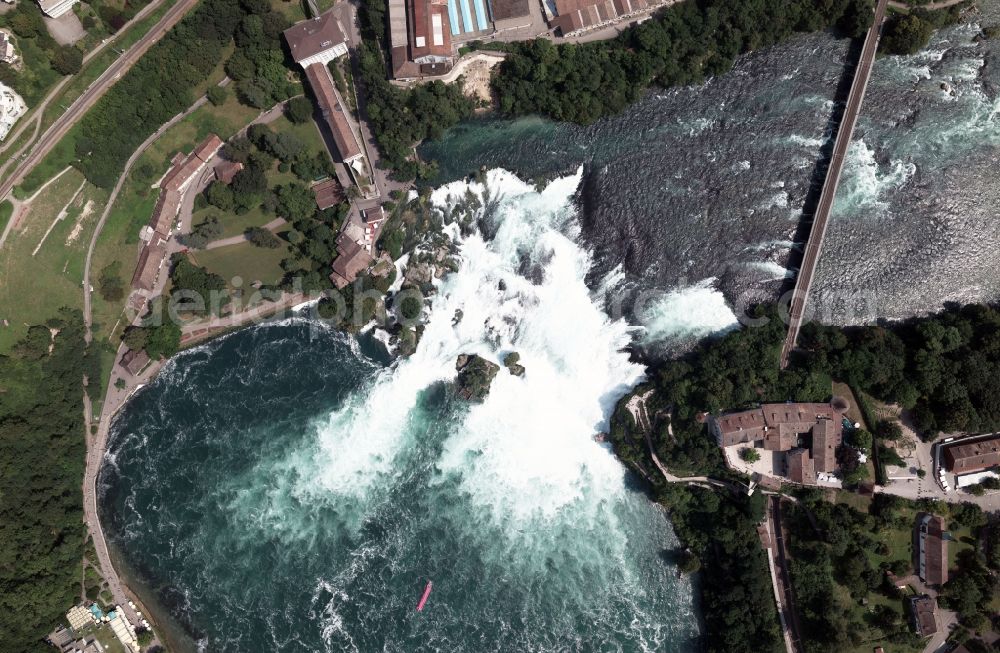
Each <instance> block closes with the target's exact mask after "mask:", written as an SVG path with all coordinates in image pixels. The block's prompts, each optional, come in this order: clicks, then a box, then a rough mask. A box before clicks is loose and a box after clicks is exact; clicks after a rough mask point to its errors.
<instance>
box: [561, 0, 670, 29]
mask: <svg viewBox="0 0 1000 653" xmlns="http://www.w3.org/2000/svg"><path fill="white" fill-rule="evenodd" d="M657 4H660V3H659V2H653V1H651V0H555V13H556V15H555V17H554V18H553V19H552V20H551V21H550V22H551V24H552V26H553V27H555V28H556V29H558V30H559V32H560V33H561V34H562V35H563V36H569V35H571V34H576V33H578V32H585V31H587V30H590V29H596V28H598V27H600V26H602V25H608V24H611V23H614V22H616V21H618V20H620V19H622V18H624V17H625V16H629V15H631V14H635V13H638V12H641V11H644V10H646V9H649V8H650V7H653V6H656V5H657Z"/></svg>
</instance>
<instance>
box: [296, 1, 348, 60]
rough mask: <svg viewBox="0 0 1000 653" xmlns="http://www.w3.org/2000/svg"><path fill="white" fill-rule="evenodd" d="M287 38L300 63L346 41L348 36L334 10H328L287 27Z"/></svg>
mask: <svg viewBox="0 0 1000 653" xmlns="http://www.w3.org/2000/svg"><path fill="white" fill-rule="evenodd" d="M285 40H286V41H287V42H288V48H289V49H290V50H291V51H292V58H294V59H295V62H296V63H298V62H300V61H302V60H303V59H308V58H309V57H312V56H314V55H317V54H319V53H321V52H325V51H327V50H330V49H332V48H333V47H335V46H337V45H339V44H342V43H346V42H347V37H346V36H344V30H343V29H341V27H340V23H339V22H338V21H337V18H336V17H335V16H334V15H333V12H332V11H328V12H326V13H325V14H320V15H319V16H317V17H316V18H312V19H309V20H304V21H302V22H301V23H298V24H297V25H293V26H292V27H289V28H288V29H286V30H285Z"/></svg>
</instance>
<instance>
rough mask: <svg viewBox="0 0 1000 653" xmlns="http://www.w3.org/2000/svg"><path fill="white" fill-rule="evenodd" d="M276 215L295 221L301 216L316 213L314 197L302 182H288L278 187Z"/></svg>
mask: <svg viewBox="0 0 1000 653" xmlns="http://www.w3.org/2000/svg"><path fill="white" fill-rule="evenodd" d="M276 196H277V200H278V203H277V208H276V210H277V212H278V215H280V216H281V217H283V218H285V219H286V220H289V221H291V222H295V221H297V220H302V219H303V218H311V217H313V216H314V215H315V214H316V198H315V196H314V195H313V194H312V191H310V190H309V189H308V188H306V187H305V186H303V185H302V184H296V183H290V184H284V185H282V186H279V187H278V190H277V193H276Z"/></svg>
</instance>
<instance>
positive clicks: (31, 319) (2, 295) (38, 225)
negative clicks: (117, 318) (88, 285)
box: [0, 170, 107, 352]
mask: <svg viewBox="0 0 1000 653" xmlns="http://www.w3.org/2000/svg"><path fill="white" fill-rule="evenodd" d="M82 182H83V175H82V174H80V173H79V172H77V171H76V170H71V171H70V172H67V173H66V174H65V175H63V176H62V177H60V178H59V179H58V180H56V181H55V182H53V183H52V184H51V185H50V186H49V187H48V188H47V189H46V191H45V192H44V193H42V195H40V196H39V197H38V199H36V200H35V202H33V203H32V205H31V207H30V209H29V210H28V213H27V214H26V215H25V216H24V218H23V219H22V221H21V223H20V224H19V226H18V228H17V229H15V230H12V231H11V233H10V236H9V237H8V243H7V246H6V248H5V251H4V255H3V256H0V307H3V308H2V312H3V314H2V315H0V319H8V320H10V326H9V327H8V328H0V352H5V351H7V350H8V349H9V348H10V346H11V345H12V344H13V343H14V342H16V341H17V340H19V339H20V338H21V337H22V336H23V335H24V333H25V331H26V329H27V327H26V324H39V323H41V322H44V321H45V320H47V319H48V318H50V317H52V316H54V315H55V313H56V311H57V310H58V309H59V308H61V307H62V306H71V307H79V306H81V305H82V303H83V290H82V286H81V284H82V281H83V265H84V261H85V258H86V251H87V247H88V245H89V244H90V237H91V234H92V233H93V228H94V226H95V224H96V223H97V218H98V216H99V214H100V211H101V210H102V209H103V208H104V203H105V202H106V201H107V193H106V192H105V191H103V190H101V189H99V188H95V187H94V186H91V185H90V184H84V186H83V190H82V191H81V192H80V193H79V195H76V193H77V190H78V189H79V188H80V184H81V183H82ZM74 195H76V198H75V199H73V201H72V202H71V203H70V200H71V198H73V197H74ZM67 204H68V206H67ZM64 208H65V209H66V215H65V217H64V218H63V219H61V220H59V221H56V220H55V218H56V216H58V215H59V213H60V212H61V211H62V210H63V209H64ZM50 227H51V230H50ZM47 231H48V232H49V233H48V235H47V236H46V235H45V234H46V232H47ZM43 238H44V241H43ZM39 243H41V247H39ZM36 247H37V248H38V251H37V254H35V255H34V256H33V255H32V252H34V251H35V249H36Z"/></svg>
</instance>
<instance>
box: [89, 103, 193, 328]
mask: <svg viewBox="0 0 1000 653" xmlns="http://www.w3.org/2000/svg"><path fill="white" fill-rule="evenodd" d="M206 101H207V98H206V97H205V96H204V95H203V96H201V97H200V98H198V99H197V100H196V101H195V103H194V104H192V105H191V106H190V107H188V108H187V110H185V111H184V112H183V113H178V114H177V115H176V116H174V117H173V118H171V119H170V120H169V121H167V122H165V123H164V124H163V125H161V126H160V128H159V129H157V130H156V131H155V132H153V133H152V134H150V135H149V138H147V139H146V140H144V141H143V142H142V145H140V146H139V147H138V149H136V151H135V152H133V153H132V156H130V157H129V158H128V161H126V162H125V169H124V170H122V174H121V176H119V177H118V183H116V184H115V187H114V189H113V190H112V191H111V195H110V196H109V197H108V203H107V204H106V205H105V206H104V211H103V212H102V213H101V217H100V218H99V219H98V220H97V225H96V226H95V227H94V233H93V234H92V235H91V237H90V246H89V247H88V248H87V259H86V261H85V262H84V264H83V324H84V327H86V330H85V331H84V338H86V340H87V342H90V340H91V337H92V336H91V333H90V324H91V315H90V313H91V311H90V261H91V259H92V258H93V256H94V248H95V247H96V246H97V240H98V238H100V236H101V231H102V230H103V229H104V222H105V221H106V220H107V219H108V215H110V214H111V209H112V208H114V205H115V200H116V199H118V193H120V192H121V190H122V186H124V185H125V179H126V178H127V177H128V173H129V171H130V170H131V169H132V166H133V165H135V162H136V161H138V160H139V157H140V156H142V154H143V153H144V152H145V151H146V150H147V149H148V148H149V146H150V145H152V144H153V143H154V142H155V141H156V139H158V138H159V137H160V136H162V135H163V132H165V131H167V130H168V129H170V128H171V127H173V126H174V125H176V124H177V123H178V122H180V121H181V120H183V119H184V118H186V117H187V116H188V115H189V114H190V113H191V112H192V111H194V110H195V109H197V108H198V107H200V106H201V105H203V104H205V102H206Z"/></svg>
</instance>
